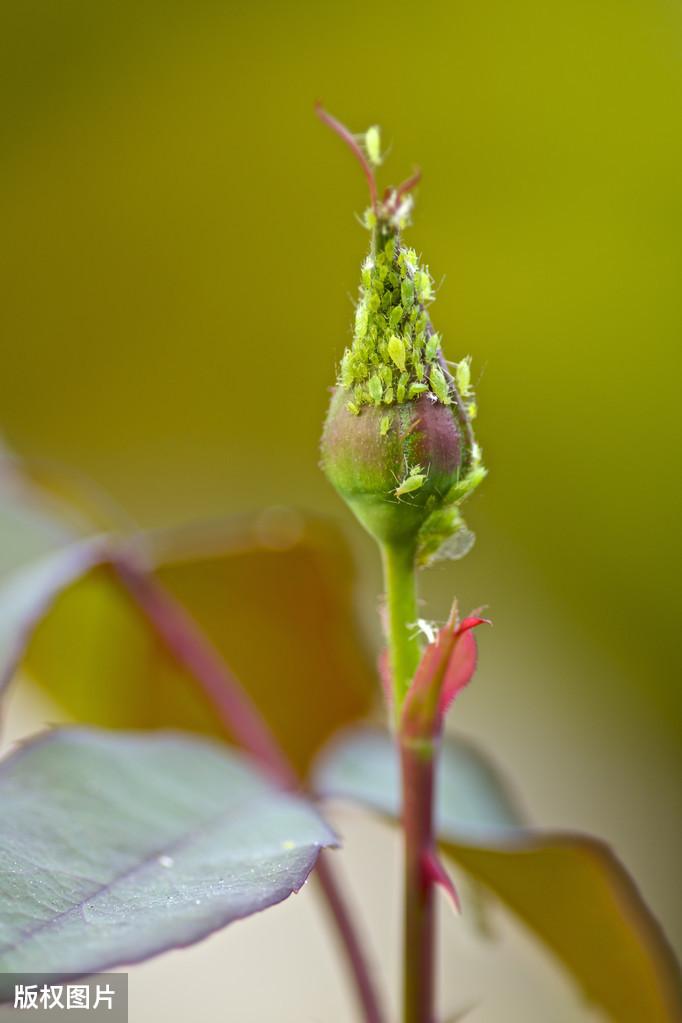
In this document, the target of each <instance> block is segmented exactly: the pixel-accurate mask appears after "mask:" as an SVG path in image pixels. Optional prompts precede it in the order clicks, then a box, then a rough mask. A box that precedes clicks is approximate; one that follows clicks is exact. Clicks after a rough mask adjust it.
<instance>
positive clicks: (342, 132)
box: [315, 99, 377, 213]
mask: <svg viewBox="0 0 682 1023" xmlns="http://www.w3.org/2000/svg"><path fill="white" fill-rule="evenodd" d="M315 113H316V114H317V116H318V117H319V118H320V120H321V121H323V122H324V124H326V125H327V127H329V128H331V130H332V131H333V132H335V133H336V134H337V135H338V136H339V138H340V139H342V140H343V141H344V142H345V143H346V145H347V146H348V148H349V149H350V150H351V152H352V153H353V154H354V155H355V157H356V159H357V160H358V162H359V164H360V166H361V167H362V170H363V173H364V175H365V177H366V178H367V184H368V186H369V198H370V201H371V204H372V210H373V211H374V213H376V212H377V183H376V180H375V178H374V171H373V170H372V168H371V166H370V164H369V160H368V159H367V157H366V156H365V154H364V152H363V150H362V146H361V145H360V144H359V143H358V140H357V139H356V138H355V136H354V135H353V134H352V132H350V131H349V130H348V128H346V126H345V124H342V123H341V121H337V119H336V118H335V117H332V115H331V114H329V113H327V111H326V110H325V109H324V107H323V106H322V103H321V102H320V100H319V99H318V101H317V103H316V104H315Z"/></svg>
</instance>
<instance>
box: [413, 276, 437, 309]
mask: <svg viewBox="0 0 682 1023" xmlns="http://www.w3.org/2000/svg"><path fill="white" fill-rule="evenodd" d="M414 286H415V290H416V292H417V298H418V299H419V301H420V302H421V303H422V304H424V303H426V302H432V301H433V282H432V280H431V275H430V274H429V273H428V272H427V271H426V270H417V272H416V273H415V275H414Z"/></svg>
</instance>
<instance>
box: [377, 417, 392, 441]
mask: <svg viewBox="0 0 682 1023" xmlns="http://www.w3.org/2000/svg"><path fill="white" fill-rule="evenodd" d="M390 429H391V417H390V416H383V418H382V420H381V422H380V423H379V434H380V436H382V437H385V436H386V434H387V433H388V431H389V430H390Z"/></svg>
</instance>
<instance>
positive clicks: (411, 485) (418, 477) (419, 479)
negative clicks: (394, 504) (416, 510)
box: [393, 465, 428, 500]
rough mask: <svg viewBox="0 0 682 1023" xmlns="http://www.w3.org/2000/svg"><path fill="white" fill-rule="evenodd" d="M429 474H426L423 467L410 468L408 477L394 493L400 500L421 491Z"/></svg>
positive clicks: (414, 466)
mask: <svg viewBox="0 0 682 1023" xmlns="http://www.w3.org/2000/svg"><path fill="white" fill-rule="evenodd" d="M427 476H428V473H426V472H424V470H423V469H422V467H421V465H413V466H412V467H409V466H408V470H407V476H405V478H404V479H403V480H402V481H401V482H400V483H399V484H398V486H397V487H396V488H395V490H394V491H393V493H394V494H395V496H396V497H397V498H398V500H400V498H401V497H404V496H405V494H413V493H414V492H415V490H420V489H421V487H423V486H424V483H425V482H426V477H427Z"/></svg>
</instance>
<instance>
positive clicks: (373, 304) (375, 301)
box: [367, 291, 381, 313]
mask: <svg viewBox="0 0 682 1023" xmlns="http://www.w3.org/2000/svg"><path fill="white" fill-rule="evenodd" d="M367 305H368V306H369V311H370V312H371V313H376V312H378V311H379V306H380V305H381V295H379V294H378V293H377V292H376V291H372V292H371V294H370V295H369V297H368V299H367Z"/></svg>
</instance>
